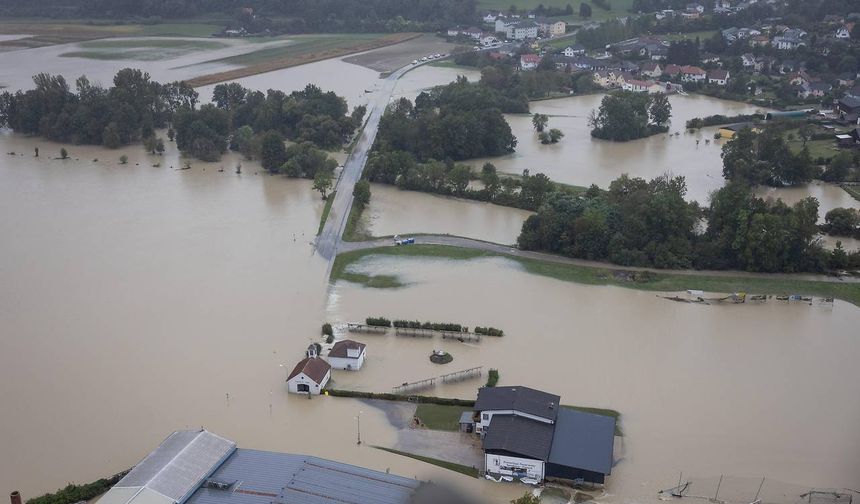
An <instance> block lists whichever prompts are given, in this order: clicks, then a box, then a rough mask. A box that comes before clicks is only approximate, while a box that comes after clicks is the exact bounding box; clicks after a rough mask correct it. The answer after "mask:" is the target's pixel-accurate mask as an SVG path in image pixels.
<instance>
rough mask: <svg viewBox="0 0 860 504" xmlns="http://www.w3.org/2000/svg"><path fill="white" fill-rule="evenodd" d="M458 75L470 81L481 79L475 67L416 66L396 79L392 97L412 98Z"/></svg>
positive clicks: (451, 80) (450, 80)
mask: <svg viewBox="0 0 860 504" xmlns="http://www.w3.org/2000/svg"><path fill="white" fill-rule="evenodd" d="M460 75H462V76H464V77H466V78H467V79H469V80H470V81H477V80H480V79H481V72H480V71H478V70H475V69H466V68H452V67H436V66H433V65H426V66H422V67H419V68H416V69H415V70H413V71H411V72H409V73H407V74H406V75H404V76H403V77H402V78H401V79H400V80H398V81H397V86H396V87H395V88H394V97H395V98H409V99H410V100H414V99H415V97H416V96H418V94H419V93H421V91H425V90H427V89H430V88H432V87H434V86H442V85H445V84H448V83H449V82H453V81H455V80H457V77H458V76H460Z"/></svg>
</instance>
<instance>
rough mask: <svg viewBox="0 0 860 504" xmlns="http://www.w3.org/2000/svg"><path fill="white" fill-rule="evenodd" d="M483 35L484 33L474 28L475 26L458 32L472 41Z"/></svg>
mask: <svg viewBox="0 0 860 504" xmlns="http://www.w3.org/2000/svg"><path fill="white" fill-rule="evenodd" d="M483 34H484V31H483V30H481V29H480V28H478V27H476V26H470V27H468V28H466V29H465V30H460V35H463V36H464V37H469V38H471V39H472V40H480V39H481V35H483Z"/></svg>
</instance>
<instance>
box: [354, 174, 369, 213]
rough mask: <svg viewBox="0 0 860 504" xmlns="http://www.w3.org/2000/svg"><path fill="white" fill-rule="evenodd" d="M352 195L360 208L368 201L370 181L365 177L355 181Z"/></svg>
mask: <svg viewBox="0 0 860 504" xmlns="http://www.w3.org/2000/svg"><path fill="white" fill-rule="evenodd" d="M352 196H353V197H354V198H355V202H356V203H358V204H359V205H360V206H361V207H362V208H364V207H365V206H367V204H368V203H370V182H368V181H367V180H366V179H361V180H359V181H358V182H356V183H355V187H353V189H352Z"/></svg>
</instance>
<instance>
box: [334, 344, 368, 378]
mask: <svg viewBox="0 0 860 504" xmlns="http://www.w3.org/2000/svg"><path fill="white" fill-rule="evenodd" d="M366 356H367V345H365V344H364V343H359V342H358V341H352V340H341V341H338V342H337V343H335V344H334V346H333V347H331V350H329V352H328V363H329V364H330V365H331V367H333V368H335V369H346V370H349V371H358V370H359V369H361V366H363V365H364V359H365V357H366Z"/></svg>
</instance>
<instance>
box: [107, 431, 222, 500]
mask: <svg viewBox="0 0 860 504" xmlns="http://www.w3.org/2000/svg"><path fill="white" fill-rule="evenodd" d="M235 449H236V443H234V442H232V441H229V440H227V439H224V438H222V437H220V436H217V435H215V434H212V433H211V432H208V431H205V430H199V431H177V432H174V433H173V434H171V435H170V436H168V437H167V439H165V440H164V441H163V442H162V443H161V444H160V445H159V446H158V448H156V449H155V450H153V451H152V453H150V454H149V455H147V456H146V458H144V459H143V460H142V461H140V463H138V464H137V465H136V466H134V469H132V470H131V472H129V473H128V474H126V475H125V477H124V478H122V479H121V480H120V481H119V483H117V484H116V485H115V486H114V487H113V488H111V489H110V490H109V491H108V492H107V493H106V494H105V495H104V497H102V498H101V499H100V500H99V502H102V503H103V504H128V503H135V504H174V503H179V504H182V503H183V502H185V501H186V500H187V499H188V497H189V496H190V495H191V493H192V492H193V491H194V490H195V489H196V488H197V487H198V486H199V485H200V483H201V482H202V481H203V480H204V479H206V477H207V476H208V475H209V474H211V473H212V471H213V470H214V469H215V468H216V467H218V465H219V464H220V463H221V462H222V461H224V459H226V458H227V457H228V456H230V454H231V453H233V451H234V450H235Z"/></svg>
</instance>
